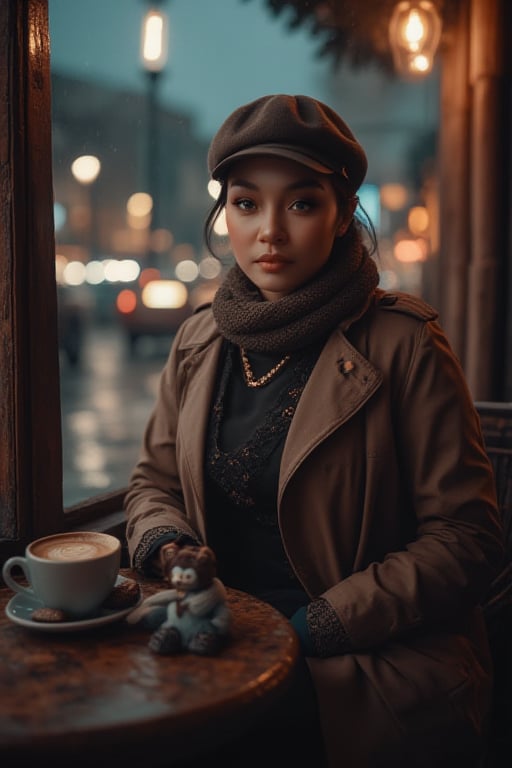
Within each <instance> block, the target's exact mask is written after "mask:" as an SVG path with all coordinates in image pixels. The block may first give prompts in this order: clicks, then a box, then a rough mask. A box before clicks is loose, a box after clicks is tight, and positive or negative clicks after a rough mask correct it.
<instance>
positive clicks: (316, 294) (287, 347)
mask: <svg viewBox="0 0 512 768" xmlns="http://www.w3.org/2000/svg"><path fill="white" fill-rule="evenodd" d="M378 282H379V275H378V271H377V267H376V265H375V262H374V261H373V259H372V258H371V256H370V255H369V254H368V251H367V250H366V248H365V247H364V245H363V244H362V243H361V240H360V236H359V233H358V232H357V230H356V228H355V227H354V226H352V227H350V228H349V230H348V232H347V233H346V234H345V236H344V237H342V238H338V239H337V240H336V241H335V245H334V247H333V250H332V253H331V256H330V257H329V260H328V261H327V263H326V264H325V266H324V267H322V269H321V270H320V271H319V272H318V273H317V274H316V275H315V276H314V277H313V278H312V279H311V280H310V281H309V282H308V283H306V284H305V285H303V286H301V287H300V288H297V289H296V290H295V291H293V292H292V293H290V294H288V295H287V296H284V297H282V298H281V299H278V300H277V301H266V300H265V299H264V298H263V296H262V295H261V293H260V292H259V290H258V288H257V287H256V286H255V285H254V283H252V282H251V281H250V280H249V278H248V277H246V275H245V274H244V273H243V272H242V270H241V269H240V267H239V266H238V265H237V264H235V265H234V266H233V267H231V269H230V270H229V272H228V273H227V275H226V278H225V280H224V282H223V283H222V285H221V286H220V287H219V289H218V290H217V293H216V294H215V297H214V300H213V304H212V311H213V315H214V317H215V320H216V322H217V325H218V327H219V330H220V332H221V333H222V335H223V336H224V337H225V338H226V339H228V341H231V342H233V343H234V344H237V345H238V346H240V347H243V348H244V349H246V350H248V351H249V352H269V353H272V352H276V353H287V352H294V351H296V350H298V349H301V348H302V347H305V346H307V345H308V344H312V343H314V342H316V341H319V340H320V339H321V338H325V336H327V334H328V333H329V332H330V331H331V330H332V329H333V328H334V327H335V326H336V325H338V323H340V322H341V321H342V320H343V319H345V318H346V317H349V316H350V315H351V314H353V313H354V312H355V311H356V310H357V309H358V308H360V307H362V306H363V305H364V303H365V302H366V300H367V299H368V298H369V296H370V295H371V293H373V291H374V290H375V288H376V286H377V284H378Z"/></svg>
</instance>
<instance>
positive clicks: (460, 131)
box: [438, 3, 471, 364]
mask: <svg viewBox="0 0 512 768" xmlns="http://www.w3.org/2000/svg"><path fill="white" fill-rule="evenodd" d="M442 55H443V59H442V67H441V120H440V144H439V154H438V157H439V161H438V165H439V169H438V170H439V197H440V204H439V210H440V255H439V296H440V304H439V309H440V315H441V320H442V323H443V326H444V328H445V330H446V332H447V334H448V337H449V339H450V343H451V344H452V346H453V349H454V351H455V352H456V354H457V355H458V357H459V359H460V360H461V363H462V364H464V356H465V347H466V317H467V285H468V267H469V258H470V257H469V252H470V235H469V229H470V225H469V219H470V215H469V146H470V131H469V126H470V111H471V102H470V90H469V83H468V65H469V7H468V4H467V3H461V4H460V6H459V10H458V16H457V18H456V19H455V20H454V25H453V27H452V28H451V29H450V32H449V37H448V38H446V36H445V40H444V46H443V54H442Z"/></svg>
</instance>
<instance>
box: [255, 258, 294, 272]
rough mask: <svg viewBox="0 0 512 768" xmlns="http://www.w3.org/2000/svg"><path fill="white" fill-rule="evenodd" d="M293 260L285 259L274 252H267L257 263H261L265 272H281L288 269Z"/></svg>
mask: <svg viewBox="0 0 512 768" xmlns="http://www.w3.org/2000/svg"><path fill="white" fill-rule="evenodd" d="M291 263H292V262H291V261H290V260H289V259H285V258H284V256H277V255H274V254H265V255H264V256H260V258H259V259H257V260H256V264H259V266H260V267H261V269H262V270H263V271H264V272H271V273H274V272H281V271H282V270H283V269H286V267H288V266H289V265H290V264H291Z"/></svg>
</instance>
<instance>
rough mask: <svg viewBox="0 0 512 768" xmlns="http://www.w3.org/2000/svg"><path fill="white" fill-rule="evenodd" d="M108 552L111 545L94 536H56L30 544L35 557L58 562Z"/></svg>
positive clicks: (84, 558) (100, 555)
mask: <svg viewBox="0 0 512 768" xmlns="http://www.w3.org/2000/svg"><path fill="white" fill-rule="evenodd" d="M110 552H112V547H109V546H108V545H107V544H105V542H104V541H102V540H101V539H100V538H94V537H87V538H85V537H83V538H82V537H76V536H75V537H73V536H70V537H69V538H64V537H62V536H60V537H58V536H56V537H55V538H51V537H50V538H48V539H46V540H44V541H40V542H37V544H36V545H35V546H32V554H34V555H35V556H36V557H41V558H43V559H45V560H55V561H58V562H73V561H76V560H91V559H94V558H97V557H102V556H104V555H108V554H109V553H110Z"/></svg>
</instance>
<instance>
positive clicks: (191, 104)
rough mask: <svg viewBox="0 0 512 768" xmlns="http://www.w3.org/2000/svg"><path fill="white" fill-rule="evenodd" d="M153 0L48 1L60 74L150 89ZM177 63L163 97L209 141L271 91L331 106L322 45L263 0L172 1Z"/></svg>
mask: <svg viewBox="0 0 512 768" xmlns="http://www.w3.org/2000/svg"><path fill="white" fill-rule="evenodd" d="M148 7H149V5H148V3H146V2H145V1H144V0H108V2H105V0H88V2H87V3H84V2H81V1H79V0H49V8H50V34H51V65H52V68H53V69H55V71H59V72H65V73H67V74H69V75H73V76H78V77H83V78H87V79H91V80H100V81H102V82H109V83H115V84H119V85H121V86H123V87H125V86H126V87H129V88H134V89H138V90H143V89H144V88H145V87H146V81H145V78H144V74H143V72H142V68H141V64H140V60H139V48H140V27H141V19H142V16H143V14H144V11H145V10H146V9H147V8H148ZM162 7H163V9H164V10H165V11H166V12H167V14H168V17H169V28H170V35H169V58H168V62H167V67H166V72H165V74H164V75H163V76H162V80H161V99H162V101H163V102H165V103H168V104H169V105H170V106H172V107H173V108H176V109H182V110H184V111H185V112H187V113H189V114H190V115H191V116H193V117H194V119H195V123H194V125H195V128H196V131H197V135H198V136H199V137H200V138H203V139H207V140H208V139H209V138H210V137H211V135H212V134H213V133H214V132H215V131H216V130H217V128H218V127H219V125H220V123H221V122H222V120H223V119H224V118H225V117H226V116H227V115H228V114H229V113H230V112H231V111H232V110H233V109H235V108H236V107H237V106H239V105H240V104H243V103H245V102H248V101H250V100H252V99H253V98H254V99H255V98H258V97H259V96H262V95H264V94H266V93H278V92H283V93H305V94H307V95H310V96H314V97H316V98H320V99H325V98H326V97H325V90H324V83H325V74H326V72H327V70H328V67H329V64H328V62H326V61H321V60H319V59H318V58H316V56H315V53H316V50H317V48H318V44H319V43H318V41H317V40H316V39H314V38H313V37H312V36H311V35H310V33H309V32H308V31H307V30H306V29H300V30H293V31H290V30H289V29H288V28H287V25H286V20H285V18H284V17H277V18H276V17H274V16H273V15H272V14H271V13H270V11H269V10H268V8H267V6H266V3H265V2H264V0H164V2H163V4H162Z"/></svg>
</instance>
